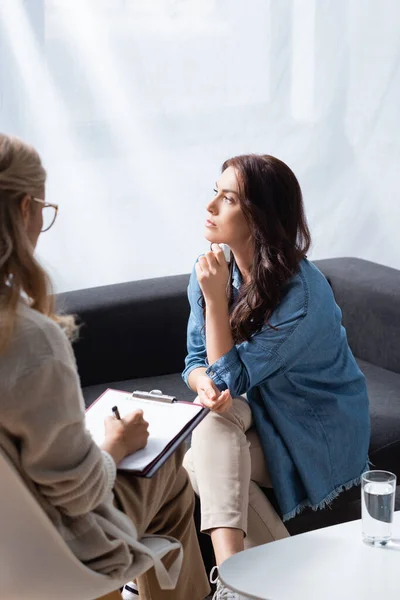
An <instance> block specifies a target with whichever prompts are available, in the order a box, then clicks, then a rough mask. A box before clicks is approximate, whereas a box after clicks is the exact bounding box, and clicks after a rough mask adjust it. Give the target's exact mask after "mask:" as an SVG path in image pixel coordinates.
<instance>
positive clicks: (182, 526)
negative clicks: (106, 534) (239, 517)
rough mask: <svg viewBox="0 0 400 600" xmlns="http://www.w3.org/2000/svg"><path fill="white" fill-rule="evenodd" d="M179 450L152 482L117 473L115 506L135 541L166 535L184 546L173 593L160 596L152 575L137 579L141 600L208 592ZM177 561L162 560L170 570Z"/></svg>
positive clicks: (196, 597)
mask: <svg viewBox="0 0 400 600" xmlns="http://www.w3.org/2000/svg"><path fill="white" fill-rule="evenodd" d="M184 452H185V449H184V447H183V446H182V447H181V448H179V450H177V451H176V452H175V453H174V455H173V456H171V458H169V459H168V461H167V462H166V463H165V464H164V465H163V466H162V467H161V469H159V471H157V473H156V474H155V475H154V476H153V477H152V478H151V479H144V478H141V477H135V476H134V475H132V474H131V473H129V471H125V472H121V471H120V472H118V475H117V480H116V482H115V487H114V493H115V501H116V504H117V506H118V508H120V509H121V510H122V511H123V512H124V513H125V514H126V515H128V517H130V519H131V520H132V521H133V523H134V524H135V527H136V529H137V532H138V536H139V537H141V536H143V535H144V534H145V533H147V534H159V535H169V536H172V537H174V538H176V539H177V540H179V541H180V542H181V543H182V546H183V563H182V568H181V572H180V575H179V579H178V583H177V586H176V589H175V590H161V589H160V587H159V585H158V581H157V577H156V575H155V571H154V569H150V570H149V571H147V573H145V574H144V575H142V576H141V577H138V579H137V584H138V588H139V594H140V598H141V599H143V600H187V599H188V598H190V599H193V600H203V599H204V598H205V597H206V596H207V594H208V593H209V590H210V586H209V583H208V579H207V575H206V572H205V569H204V565H203V560H202V557H201V553H200V548H199V545H198V541H197V534H196V529H195V526H194V520H193V509H194V494H193V489H192V486H191V485H190V481H189V478H188V476H187V473H186V471H185V469H184V468H183V467H182V460H183V456H184ZM175 558H176V552H171V553H170V554H169V555H167V557H166V558H165V559H164V561H163V562H164V564H165V565H166V566H167V568H169V567H170V566H171V564H172V563H173V561H174V559H175Z"/></svg>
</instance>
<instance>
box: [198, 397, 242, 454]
mask: <svg viewBox="0 0 400 600" xmlns="http://www.w3.org/2000/svg"><path fill="white" fill-rule="evenodd" d="M251 425H252V416H251V409H250V407H249V405H248V404H247V402H246V401H245V400H244V399H242V398H233V404H232V408H231V409H230V410H229V411H226V412H224V413H216V412H212V411H211V412H209V413H208V415H207V416H206V418H205V419H203V421H202V422H201V423H200V424H199V425H198V426H197V427H196V429H195V430H194V431H193V434H192V445H194V446H196V445H197V444H198V443H199V442H203V441H204V442H205V443H210V440H211V439H213V437H214V436H218V435H219V434H220V433H222V432H226V431H235V430H240V431H243V432H245V431H247V429H249V427H251Z"/></svg>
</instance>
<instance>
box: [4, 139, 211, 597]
mask: <svg viewBox="0 0 400 600" xmlns="http://www.w3.org/2000/svg"><path fill="white" fill-rule="evenodd" d="M45 182H46V173H45V170H44V168H43V166H42V164H41V160H40V157H39V155H38V154H37V152H36V151H35V150H34V149H33V148H32V147H30V146H28V145H27V144H25V143H23V142H22V141H20V140H18V139H16V138H13V137H9V136H7V135H3V134H0V423H1V426H0V448H1V449H2V451H3V452H5V453H6V455H7V456H8V457H9V458H10V460H11V462H12V463H13V464H14V466H15V467H16V469H17V470H18V471H19V473H20V475H21V477H22V478H23V480H24V482H25V484H26V486H27V487H28V488H29V490H30V491H31V493H32V494H33V495H34V497H35V498H36V500H37V502H38V503H39V504H40V506H41V507H42V508H43V510H44V511H45V512H46V514H47V515H48V517H49V518H50V519H51V521H52V522H53V524H54V526H55V527H56V528H57V530H58V531H59V533H60V535H61V536H62V537H63V538H64V540H65V542H66V543H67V544H68V546H69V548H70V549H71V550H72V552H73V553H74V554H75V556H76V557H77V558H78V559H79V560H81V561H82V562H83V563H84V564H86V565H87V566H88V567H90V568H91V569H93V570H94V571H98V572H100V573H103V574H105V575H107V576H109V577H111V578H114V579H115V580H116V582H118V583H117V585H118V584H119V582H125V581H129V580H130V579H133V578H135V577H136V576H137V574H138V573H139V572H140V571H141V564H142V561H143V558H144V554H145V553H146V548H145V547H144V546H143V545H142V544H141V543H140V538H141V537H142V536H143V535H144V534H146V535H149V534H158V535H166V536H171V537H173V538H176V539H177V540H179V542H180V543H181V544H182V547H183V561H182V565H181V568H180V572H179V568H178V569H177V567H179V560H180V559H181V553H180V555H179V556H178V557H177V554H178V552H177V551H174V552H171V553H170V554H169V555H168V556H167V558H166V560H165V561H164V564H165V567H166V568H164V567H163V565H161V564H160V565H159V566H158V568H157V569H154V568H152V569H150V570H149V571H148V572H147V573H146V574H145V575H143V576H140V577H138V578H137V582H138V588H139V594H140V597H141V598H142V599H151V598H152V599H164V600H172V599H174V600H180V599H182V600H183V599H185V600H186V599H187V598H190V599H193V600H196V599H198V600H201V599H203V598H204V597H205V596H206V595H207V594H208V592H209V586H208V582H207V578H206V574H205V571H204V567H203V561H202V558H201V555H200V551H199V547H198V543H197V537H196V532H195V528H194V524H193V519H192V515H193V492H192V488H191V486H190V483H189V480H188V476H187V475H186V472H185V470H184V469H183V468H182V466H181V463H182V459H183V449H181V451H179V452H177V453H175V455H174V456H173V457H172V458H170V459H169V461H167V463H166V464H165V465H164V466H163V467H162V468H161V469H160V470H159V471H158V472H157V473H156V475H155V476H154V477H153V478H152V479H140V478H137V477H133V476H132V475H129V474H126V473H125V474H123V473H118V474H117V473H116V464H118V462H119V461H120V460H121V459H122V458H123V457H124V456H126V455H127V454H131V453H133V452H135V451H137V450H139V449H140V448H142V447H144V446H145V445H146V442H147V437H148V431H147V423H146V422H145V420H144V418H143V415H142V414H141V412H140V411H136V412H133V413H132V414H131V415H129V416H128V417H126V418H124V419H122V421H117V420H116V419H113V418H112V417H110V418H109V419H107V420H106V422H105V441H104V444H103V446H102V448H99V447H98V446H97V445H96V444H95V443H94V442H93V440H92V438H91V436H90V434H89V433H88V432H87V430H86V428H85V413H84V402H83V397H82V393H81V388H80V383H79V377H78V374H77V370H76V364H75V360H74V355H73V352H72V348H71V345H70V341H69V339H68V338H70V339H71V337H72V336H73V335H74V332H76V328H75V324H74V320H73V318H72V317H70V316H63V317H61V316H57V315H56V314H55V313H54V311H53V303H52V296H51V295H50V293H49V292H50V285H49V279H48V276H47V274H46V273H45V271H44V270H43V268H42V267H41V266H40V265H39V263H38V262H37V260H36V259H35V257H34V250H35V247H36V243H37V241H38V238H39V235H40V233H41V232H42V231H46V230H47V229H49V228H50V227H51V226H52V224H53V223H54V221H55V218H56V215H57V210H58V207H57V205H55V204H52V203H50V202H47V200H46V198H45ZM171 555H172V556H171ZM173 563H174V564H175V569H177V572H176V571H175V576H174V574H173V573H174V571H173V569H172V568H171V566H172V564H173ZM156 571H157V572H156ZM178 574H179V576H178ZM21 577H23V573H21ZM176 579H177V582H176ZM175 583H176V589H174V590H171V587H172V586H173V585H174V584H175ZM27 585H29V582H27ZM162 587H163V588H168V589H162Z"/></svg>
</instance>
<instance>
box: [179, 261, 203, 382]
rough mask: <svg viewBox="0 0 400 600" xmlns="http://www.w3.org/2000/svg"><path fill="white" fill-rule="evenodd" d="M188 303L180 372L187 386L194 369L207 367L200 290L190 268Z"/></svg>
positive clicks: (194, 270)
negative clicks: (184, 347)
mask: <svg viewBox="0 0 400 600" xmlns="http://www.w3.org/2000/svg"><path fill="white" fill-rule="evenodd" d="M196 262H197V261H196ZM187 295H188V300H189V304H190V316H189V321H188V327H187V338H186V344H187V356H186V359H185V369H184V371H183V373H182V379H183V381H184V382H185V383H186V385H187V386H188V387H190V386H189V383H188V377H189V375H190V373H191V372H192V371H193V370H194V369H198V368H199V367H205V368H207V367H208V361H207V351H206V346H205V338H204V316H203V308H202V305H201V300H202V292H201V289H200V285H199V282H198V281H197V275H196V269H195V267H194V268H193V270H192V274H191V276H190V281H189V286H188V290H187Z"/></svg>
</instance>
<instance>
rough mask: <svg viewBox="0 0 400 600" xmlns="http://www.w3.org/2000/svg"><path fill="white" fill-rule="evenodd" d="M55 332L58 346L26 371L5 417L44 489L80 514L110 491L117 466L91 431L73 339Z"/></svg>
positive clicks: (55, 502) (59, 504)
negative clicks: (100, 447) (74, 353)
mask: <svg viewBox="0 0 400 600" xmlns="http://www.w3.org/2000/svg"><path fill="white" fill-rule="evenodd" d="M54 327H56V326H54ZM50 333H51V335H52V336H54V335H56V337H57V339H56V344H55V346H54V347H52V346H53V345H52V344H50V350H51V351H49V352H48V353H47V352H46V353H44V355H42V356H39V357H38V360H37V364H36V365H35V366H34V367H32V368H30V369H28V370H25V371H24V372H23V373H21V374H20V376H19V377H18V380H17V381H16V382H15V385H13V387H12V390H11V391H10V395H9V399H8V402H5V403H3V411H4V412H3V415H2V417H3V419H4V421H3V423H4V426H5V428H6V429H7V430H8V432H9V434H10V435H11V436H12V437H13V438H14V440H15V442H16V444H17V446H18V447H19V452H20V459H21V466H22V468H23V469H24V470H25V472H26V474H27V475H28V476H29V477H30V479H31V480H32V481H33V482H34V483H35V484H36V486H37V487H38V489H39V491H40V493H41V494H42V495H43V496H44V497H45V498H47V500H48V502H49V503H50V504H52V505H53V506H55V507H56V508H58V509H59V510H60V512H62V513H64V514H66V515H69V516H72V517H77V516H80V515H84V514H86V513H88V512H90V511H92V510H94V509H95V508H96V507H97V506H98V505H100V504H101V503H102V502H103V501H104V500H105V499H106V498H107V496H109V492H110V490H111V489H112V487H113V485H114V481H115V475H116V470H115V465H113V464H112V463H113V461H112V458H111V457H110V456H109V455H108V454H107V453H103V452H102V451H101V450H100V449H99V447H98V446H97V445H96V444H95V443H94V442H93V440H92V437H91V435H90V433H89V432H88V431H87V430H86V427H85V412H84V402H83V398H82V392H81V388H80V382H79V378H78V374H77V371H76V367H75V363H74V361H73V360H72V353H71V351H70V348H69V347H68V345H69V342H68V341H67V339H66V338H65V336H64V334H63V333H62V332H61V331H60V332H54V330H52V331H51V332H50ZM60 336H61V337H60ZM63 338H64V339H63ZM52 341H53V340H50V342H52Z"/></svg>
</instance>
